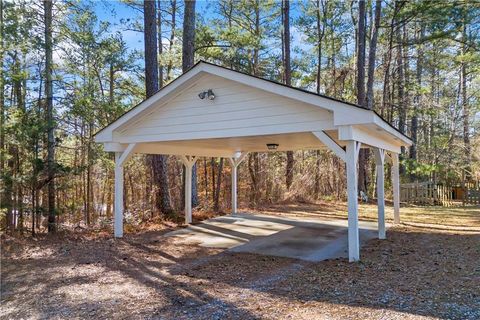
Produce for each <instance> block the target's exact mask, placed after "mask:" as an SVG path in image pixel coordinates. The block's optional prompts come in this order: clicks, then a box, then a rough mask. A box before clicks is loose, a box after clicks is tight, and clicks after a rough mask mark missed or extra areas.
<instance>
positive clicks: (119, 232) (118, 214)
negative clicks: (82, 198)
mask: <svg viewBox="0 0 480 320" xmlns="http://www.w3.org/2000/svg"><path fill="white" fill-rule="evenodd" d="M135 147H136V144H135V143H132V144H129V145H128V147H127V148H126V149H125V151H123V152H115V199H114V205H115V212H114V217H113V234H114V236H115V238H121V237H123V165H124V164H125V163H126V162H127V161H128V160H129V159H130V158H131V157H132V155H133V153H134V151H135Z"/></svg>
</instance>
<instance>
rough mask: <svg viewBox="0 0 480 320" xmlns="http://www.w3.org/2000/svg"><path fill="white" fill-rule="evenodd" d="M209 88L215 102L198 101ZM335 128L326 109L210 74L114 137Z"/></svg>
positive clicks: (179, 136) (126, 139)
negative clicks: (200, 95) (201, 94)
mask: <svg viewBox="0 0 480 320" xmlns="http://www.w3.org/2000/svg"><path fill="white" fill-rule="evenodd" d="M204 83H205V85H203V84H204ZM208 89H213V92H214V93H215V96H216V97H215V100H213V101H211V100H208V99H204V100H201V99H200V98H199V97H198V94H199V93H200V92H202V91H204V90H208ZM332 128H333V114H332V113H331V112H329V111H327V110H324V109H321V108H319V107H317V106H312V105H309V104H306V103H303V102H299V101H295V100H292V99H289V98H284V97H280V96H278V95H275V94H272V93H268V92H265V91H262V90H259V89H256V88H253V87H249V86H246V85H242V84H238V83H236V82H234V81H231V80H227V79H224V78H221V77H218V76H214V75H208V76H206V77H202V78H201V79H200V80H199V81H198V82H197V83H196V84H195V85H193V86H190V87H189V88H188V89H185V90H184V91H182V92H181V93H180V94H178V95H177V96H176V97H175V98H173V99H172V100H170V101H168V103H166V105H158V106H157V107H155V108H152V109H151V111H150V112H149V113H148V114H146V115H144V116H143V117H141V118H139V119H138V120H137V121H134V122H132V123H131V124H130V125H128V127H125V128H122V129H121V131H118V132H115V133H114V136H115V140H116V141H118V142H125V143H128V142H137V141H171V140H185V139H203V138H221V137H236V136H249V135H257V134H279V133H288V132H299V131H300V132H301V131H304V132H307V131H312V130H315V131H318V130H326V129H332Z"/></svg>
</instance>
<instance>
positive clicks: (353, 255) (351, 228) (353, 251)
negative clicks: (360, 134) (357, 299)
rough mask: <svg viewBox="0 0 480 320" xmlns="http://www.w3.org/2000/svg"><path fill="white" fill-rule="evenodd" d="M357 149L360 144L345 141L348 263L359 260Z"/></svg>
mask: <svg viewBox="0 0 480 320" xmlns="http://www.w3.org/2000/svg"><path fill="white" fill-rule="evenodd" d="M359 148H360V143H358V142H356V141H354V140H348V141H347V145H346V149H347V150H346V157H345V160H346V161H345V162H346V164H347V195H348V259H349V261H350V262H353V261H358V260H360V244H359V242H360V238H359V232H358V198H357V183H358V182H357V159H358V149H359Z"/></svg>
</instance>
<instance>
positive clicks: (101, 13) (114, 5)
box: [93, 0, 301, 54]
mask: <svg viewBox="0 0 480 320" xmlns="http://www.w3.org/2000/svg"><path fill="white" fill-rule="evenodd" d="M178 1H179V2H180V6H183V3H182V2H183V1H181V0H178ZM216 2H217V1H213V0H208V1H207V0H200V1H199V0H197V4H196V12H197V15H200V16H202V17H203V19H205V20H208V19H209V17H213V15H214V14H213V13H211V11H212V10H210V9H211V6H212V5H214V4H215V3H216ZM93 4H94V8H95V13H96V14H97V17H98V19H99V21H108V22H110V23H111V24H112V28H111V32H117V31H120V32H121V33H122V35H123V39H124V41H125V42H126V44H127V46H128V47H129V48H130V49H131V50H133V49H138V50H143V34H142V33H141V32H136V31H134V30H129V28H128V26H127V25H125V24H122V21H125V20H127V19H130V20H131V21H132V20H139V21H140V22H141V21H142V19H143V17H142V14H141V12H140V11H138V10H136V9H133V8H131V7H129V6H128V5H126V4H125V3H122V2H121V1H114V0H102V1H100V0H97V1H94V2H93ZM290 11H291V12H290V15H291V19H292V20H293V19H296V18H297V17H298V16H299V14H300V10H299V8H298V4H295V3H293V2H292V4H291V9H290ZM182 18H183V17H182V15H181V14H178V16H177V23H178V26H179V27H181V21H182ZM291 34H292V43H293V45H295V44H296V45H299V44H300V42H301V41H300V36H301V35H300V34H299V33H298V32H297V31H296V30H295V29H294V28H292V29H291ZM293 54H294V53H293Z"/></svg>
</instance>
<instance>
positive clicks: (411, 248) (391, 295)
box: [170, 228, 480, 319]
mask: <svg viewBox="0 0 480 320" xmlns="http://www.w3.org/2000/svg"><path fill="white" fill-rule="evenodd" d="M264 258H265V256H261V255H257V256H255V255H253V256H252V255H251V254H235V253H229V254H221V255H218V257H217V259H210V260H209V261H207V262H206V263H205V264H203V265H202V264H200V265H199V264H197V265H196V266H195V267H193V268H191V269H189V270H188V271H184V269H178V268H177V269H176V266H171V268H170V272H171V273H172V274H182V275H187V276H189V277H192V278H194V279H206V280H208V281H210V282H213V283H215V282H220V283H227V284H228V285H231V286H237V287H241V288H249V289H251V290H255V291H259V292H263V293H268V294H270V295H277V296H279V297H282V298H286V299H290V300H293V301H296V302H302V303H307V302H313V303H322V302H327V303H331V304H339V305H348V306H361V307H367V308H372V309H391V310H395V311H399V312H405V313H410V314H415V315H421V316H430V317H437V318H443V319H478V318H480V294H479V290H478V283H479V282H478V279H480V269H479V268H478V261H479V260H480V235H479V234H475V235H471V234H452V233H436V232H432V231H429V232H422V231H421V230H419V231H415V232H412V231H409V229H406V228H397V229H394V230H391V231H389V232H388V240H371V241H369V242H368V243H367V245H366V246H364V247H363V248H361V259H362V261H361V262H359V263H349V262H348V261H347V260H346V259H335V260H327V261H322V262H318V263H309V262H303V261H299V260H292V261H291V262H290V266H294V267H288V266H287V267H285V268H284V269H280V271H277V272H275V273H272V272H271V270H272V266H271V264H269V263H267V264H265V263H262V259H264ZM243 261H245V262H248V263H252V262H253V261H258V262H260V263H258V265H256V268H255V269H254V270H251V269H249V268H248V267H246V266H245V265H244V262H243ZM217 266H218V267H217ZM298 266H300V267H298ZM220 268H222V271H223V272H222V276H221V277H218V275H217V272H218V269H220ZM239 270H246V273H245V272H244V273H243V274H239ZM248 272H250V273H248ZM225 275H227V277H225ZM228 275H230V276H229V277H228Z"/></svg>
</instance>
